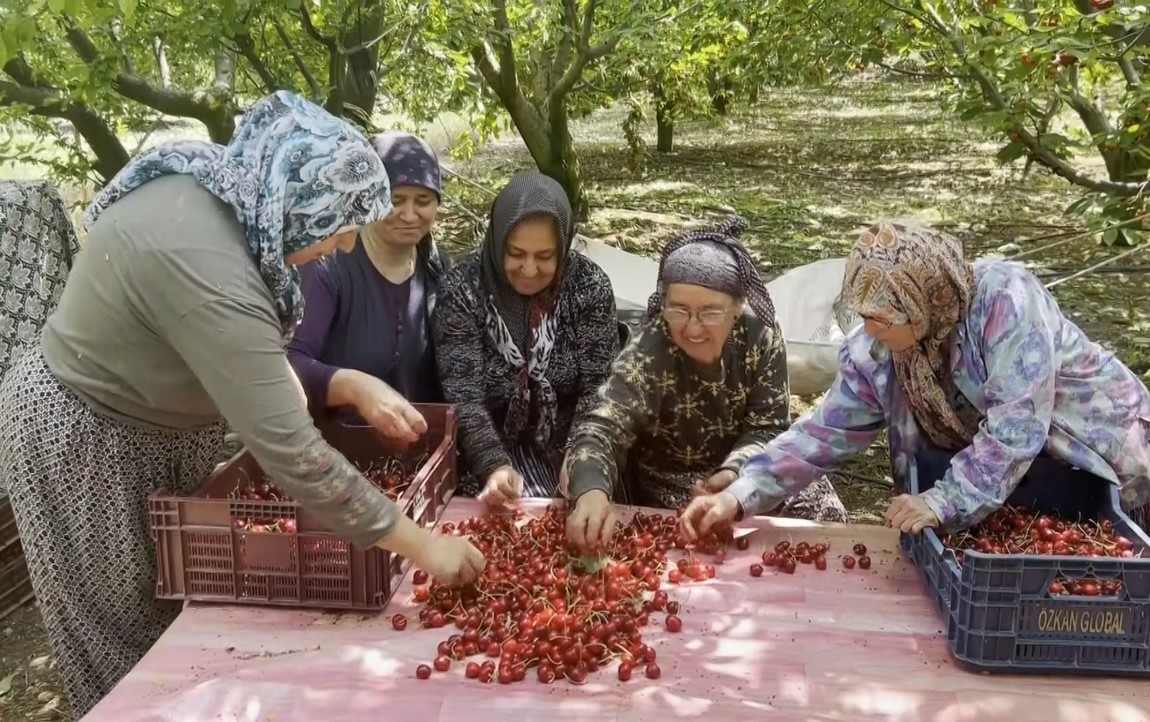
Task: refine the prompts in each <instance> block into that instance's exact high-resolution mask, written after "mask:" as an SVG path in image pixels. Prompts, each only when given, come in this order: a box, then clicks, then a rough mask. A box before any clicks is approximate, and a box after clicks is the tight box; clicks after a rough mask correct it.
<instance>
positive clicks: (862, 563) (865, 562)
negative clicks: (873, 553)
mask: <svg viewBox="0 0 1150 722" xmlns="http://www.w3.org/2000/svg"><path fill="white" fill-rule="evenodd" d="M859 569H870V557H868V556H861V557H859Z"/></svg>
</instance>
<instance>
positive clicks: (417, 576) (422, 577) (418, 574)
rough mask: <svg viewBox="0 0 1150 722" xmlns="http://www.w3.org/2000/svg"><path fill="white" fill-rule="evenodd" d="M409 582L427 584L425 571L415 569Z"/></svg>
mask: <svg viewBox="0 0 1150 722" xmlns="http://www.w3.org/2000/svg"><path fill="white" fill-rule="evenodd" d="M411 582H412V583H413V584H427V572H425V571H423V570H422V569H416V570H415V572H413V573H412V575H411Z"/></svg>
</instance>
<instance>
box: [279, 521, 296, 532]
mask: <svg viewBox="0 0 1150 722" xmlns="http://www.w3.org/2000/svg"><path fill="white" fill-rule="evenodd" d="M296 528H297V527H296V521H295V519H284V520H283V521H281V522H280V531H282V532H283V533H284V534H295V533H296Z"/></svg>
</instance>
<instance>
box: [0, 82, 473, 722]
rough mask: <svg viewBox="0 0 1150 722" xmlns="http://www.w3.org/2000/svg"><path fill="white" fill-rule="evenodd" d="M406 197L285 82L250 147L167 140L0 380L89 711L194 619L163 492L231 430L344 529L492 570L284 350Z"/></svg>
mask: <svg viewBox="0 0 1150 722" xmlns="http://www.w3.org/2000/svg"><path fill="white" fill-rule="evenodd" d="M388 196H389V191H388V183H387V176H386V174H385V173H384V171H383V166H382V164H381V163H380V160H379V157H378V156H377V155H376V154H375V152H374V151H373V150H372V148H371V145H370V143H368V141H367V139H366V138H365V137H363V136H362V135H361V134H360V133H359V132H358V131H356V130H354V129H353V128H352V127H351V126H350V125H348V124H347V123H345V122H344V121H342V120H339V119H337V118H334V117H332V116H331V115H328V114H327V112H325V111H324V110H323V109H321V108H319V107H318V106H316V105H313V104H311V103H308V102H306V101H304V100H302V99H300V98H299V97H297V96H295V95H292V94H290V93H287V92H278V93H276V94H274V95H271V96H268V97H267V98H264V99H263V100H261V101H260V102H258V103H256V104H255V105H253V106H252V107H251V109H250V110H248V112H247V113H246V115H245V116H244V118H243V120H242V122H241V123H240V125H239V127H238V128H237V129H236V133H235V136H234V137H233V139H232V142H231V143H230V144H229V145H228V146H226V147H221V146H218V145H215V144H210V143H201V142H194V141H188V142H177V143H172V144H168V145H163V146H160V147H158V148H154V149H152V150H149V151H147V152H145V153H143V154H141V155H140V156H138V157H136V158H135V159H134V160H133V161H132V162H130V163H129V164H128V165H127V166H126V167H125V168H124V169H123V170H122V171H121V172H120V173H119V174H118V175H117V176H116V177H115V178H113V179H112V181H111V182H110V183H109V184H108V186H107V187H106V188H104V190H103V191H102V192H101V193H100V194H99V195H98V196H97V197H96V200H95V201H94V202H93V203H92V206H91V207H90V208H89V209H88V213H87V215H86V217H85V225H86V226H87V228H88V230H89V236H88V240H87V242H86V243H85V244H84V246H83V249H82V250H81V251H80V253H79V255H78V256H77V258H76V261H75V265H74V267H73V269H72V272H71V274H70V275H69V277H68V280H67V284H66V286H65V288H64V292H63V295H62V297H61V299H60V303H59V306H58V307H57V308H56V310H55V311H54V312H53V313H52V314H51V316H50V317H49V318H48V320H47V322H46V324H45V326H44V329H43V332H42V334H41V337H40V342H39V344H38V346H33V347H31V348H29V349H28V350H27V351H26V352H24V353H23V354H22V355H21V356H20V358H19V359H18V360H17V361H16V363H15V364H14V365H13V366H12V368H11V370H10V371H9V372H8V374H7V375H6V376H5V377H4V380H3V383H2V384H0V479H3V480H4V483H6V484H7V485H8V492H9V494H10V495H11V498H12V505H13V509H14V511H15V514H16V523H17V526H18V527H19V531H20V537H21V539H22V541H23V544H24V552H25V555H26V556H27V559H28V568H29V573H30V575H31V578H32V586H33V588H34V589H35V591H36V597H37V598H38V599H39V602H40V610H41V612H42V614H43V617H44V625H45V627H46V629H47V631H48V636H49V640H50V642H51V644H52V651H53V655H54V657H55V658H56V660H57V661H58V662H59V668H60V673H61V674H62V676H63V678H64V681H65V684H66V685H67V689H68V694H69V697H70V698H71V702H72V710H73V713H74V714H75V715H76V716H77V717H81V716H83V715H84V714H85V713H86V712H87V711H88V710H90V709H91V708H92V707H93V706H94V705H95V704H96V703H97V702H98V701H99V700H100V698H101V697H103V696H104V694H106V693H107V692H108V691H109V690H110V689H111V688H112V687H113V686H114V685H115V684H116V683H117V682H118V681H119V680H120V678H121V677H123V676H124V675H125V674H126V673H127V672H128V671H129V670H131V669H132V667H133V666H135V664H136V663H137V662H138V661H139V660H140V658H141V657H142V656H143V655H144V653H145V652H147V651H148V648H149V647H151V646H152V644H153V642H155V641H156V639H157V638H158V637H159V636H160V634H161V633H163V631H164V629H165V628H166V627H167V626H168V624H169V623H171V622H172V620H174V619H175V617H176V615H177V614H179V611H180V604H179V603H178V602H169V601H158V600H156V599H155V598H154V595H155V584H156V561H155V552H154V546H153V543H152V540H151V539H150V537H149V533H148V509H147V498H148V495H149V494H150V493H152V492H153V491H155V490H156V489H158V488H161V487H163V488H166V489H167V490H169V491H170V492H172V493H174V494H189V493H191V492H192V491H194V490H195V489H196V487H197V486H198V485H199V484H200V483H202V482H203V481H204V479H205V478H206V477H207V476H208V475H209V474H210V472H211V471H212V468H213V466H214V465H215V460H216V457H217V454H218V453H219V451H220V448H221V444H222V442H223V437H224V429H225V427H226V425H227V424H225V420H226V421H227V423H228V424H230V425H231V427H232V428H233V429H235V431H236V432H237V433H238V434H239V436H240V438H241V439H242V440H243V442H244V444H245V445H246V446H247V448H248V449H249V450H250V451H251V453H252V455H253V456H255V458H256V460H257V461H258V462H259V464H260V466H261V467H263V469H264V470H265V471H266V472H267V473H268V475H269V476H270V477H271V478H272V479H274V480H275V481H276V482H278V483H280V484H281V485H282V486H283V487H284V489H285V490H286V491H287V493H288V494H290V495H291V496H292V497H294V498H295V499H297V500H299V501H300V502H301V503H302V504H304V505H306V506H307V507H309V508H310V509H312V510H313V511H314V512H315V513H316V515H317V516H319V518H320V519H322V520H323V522H324V523H325V524H326V525H327V526H328V528H330V529H331V530H332V531H334V532H336V533H338V534H340V535H341V536H343V537H345V538H347V539H349V540H351V541H353V542H355V543H358V544H361V545H365V546H368V545H373V544H378V545H379V546H381V547H383V548H386V549H390V550H394V551H396V552H398V553H400V554H403V555H405V556H407V555H410V556H411V558H413V559H415V560H417V563H418V564H419V565H420V566H421V567H423V568H425V569H428V571H429V572H430V573H433V574H436V575H437V576H440V575H442V576H444V577H446V578H448V579H471V578H474V577H475V576H476V574H477V573H478V571H479V570H480V568H481V567H482V566H483V564H484V560H483V556H482V554H481V553H480V552H479V551H478V550H477V549H475V548H474V547H472V546H471V545H470V544H468V543H467V542H466V541H464V540H461V539H455V538H452V537H445V536H439V535H432V534H429V533H427V532H426V531H424V530H422V529H421V528H419V527H418V526H417V525H416V524H415V523H414V522H412V521H411V520H410V519H408V518H407V517H405V516H404V515H403V514H402V513H401V512H400V511H399V510H398V508H397V507H396V505H395V504H394V503H392V502H391V501H390V500H389V499H388V498H387V497H386V496H385V495H384V494H383V492H381V491H380V490H378V489H376V488H375V487H374V486H373V485H372V484H371V483H370V482H369V481H367V480H366V479H365V478H364V477H363V476H361V475H360V474H359V472H357V471H356V469H355V468H354V467H353V466H352V465H351V464H350V463H348V461H347V460H346V459H345V458H344V457H343V456H342V455H341V454H339V453H338V452H336V451H335V450H333V449H332V448H331V447H330V446H328V445H327V444H326V443H325V442H324V441H323V439H322V437H321V436H320V433H319V431H317V430H316V428H315V426H314V425H313V424H312V421H311V417H310V416H309V415H308V411H307V408H306V406H305V404H304V400H303V395H302V390H301V389H300V387H299V381H298V380H296V378H295V376H294V374H293V373H292V370H291V366H290V365H289V364H288V360H287V357H286V355H285V353H284V345H285V343H286V341H287V340H288V339H290V338H291V334H292V331H293V329H294V328H295V325H296V323H297V322H298V320H299V318H300V316H301V315H302V313H303V300H302V298H301V295H300V290H299V285H298V282H297V276H296V274H295V273H294V270H293V269H292V265H294V264H299V263H305V262H307V261H309V260H312V259H314V258H316V257H317V256H319V255H322V254H325V253H329V252H332V251H334V250H336V249H346V248H350V247H351V245H352V244H353V243H354V241H355V233H356V229H357V228H358V227H359V226H360V225H362V224H364V223H370V222H372V221H375V220H378V219H380V218H383V217H385V216H387V214H388V212H389V210H390V208H389V205H390V203H389V199H388Z"/></svg>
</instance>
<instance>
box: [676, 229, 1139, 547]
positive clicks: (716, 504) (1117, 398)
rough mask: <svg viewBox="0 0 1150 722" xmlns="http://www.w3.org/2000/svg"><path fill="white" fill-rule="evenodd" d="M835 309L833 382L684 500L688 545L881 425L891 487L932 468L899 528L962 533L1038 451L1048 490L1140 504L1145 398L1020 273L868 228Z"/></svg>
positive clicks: (823, 467) (910, 234)
mask: <svg viewBox="0 0 1150 722" xmlns="http://www.w3.org/2000/svg"><path fill="white" fill-rule="evenodd" d="M842 299H843V301H844V302H845V304H846V305H847V306H848V307H849V308H850V310H852V311H854V312H855V313H857V314H859V316H861V317H862V318H863V319H864V324H863V326H862V327H860V328H859V329H858V330H856V331H855V332H853V333H852V334H850V336H848V338H847V341H846V343H845V344H844V346H843V348H842V350H841V351H840V356H839V360H840V369H839V374H838V378H837V379H836V380H835V383H834V385H833V386H832V387H831V389H830V391H828V392H827V394H826V396H825V397H824V399H823V401H822V403H821V404H820V405H819V407H818V408H817V409H816V410H815V411H814V413H813V414H812V415H811V416H809V417H807V418H805V419H803V420H802V421H799V422H798V423H796V424H795V425H794V426H792V427H791V428H790V430H789V431H787V432H786V433H784V434H782V435H780V436H779V437H778V438H776V439H775V440H774V441H772V442H771V443H770V444H768V445H767V447H766V449H765V450H763V451H762V452H761V453H759V454H758V455H757V456H755V457H754V458H752V459H751V460H750V461H749V462H748V463H747V465H746V466H745V468H744V469H743V472H742V474H741V475H740V477H739V478H738V479H737V480H736V481H734V482H733V483H732V484H731V485H730V486H728V487H727V488H726V490H725V491H723V492H721V493H717V494H713V495H708V496H705V497H700V498H699V499H698V500H696V501H695V502H693V503H692V506H691V508H690V509H689V510H688V511H689V513H688V514H686V515H685V521H684V530H685V531H686V532H687V533H688V535H689V536H690V535H693V534H695V533H696V532H698V531H700V530H701V529H706V528H709V527H710V526H711V525H712V524H714V523H717V522H719V521H722V520H729V519H732V518H734V517H735V516H737V515H738V514H739V513H740V512H742V513H746V514H754V513H758V512H759V511H761V510H763V509H765V508H769V506H770V505H771V504H773V503H776V500H778V499H780V498H783V497H786V496H787V495H789V494H793V493H795V492H796V491H798V490H800V489H802V488H804V487H805V486H806V485H807V484H808V483H810V481H811V480H812V479H815V478H818V477H820V476H822V475H823V474H825V473H826V472H827V470H829V469H834V468H836V467H838V466H840V465H841V464H843V463H844V462H846V461H847V460H848V459H849V458H850V457H852V456H853V455H855V454H857V453H859V452H861V451H863V450H865V449H866V448H867V447H868V446H870V444H871V442H873V441H874V439H875V438H876V437H877V436H878V434H879V433H880V431H881V430H882V429H883V428H884V427H889V430H890V447H891V461H892V465H893V467H894V475H895V482H896V488H898V489H902V488H905V482H906V480H907V478H908V474H909V471H910V465H911V462H912V460H915V459H917V460H919V461H920V462H922V461H925V460H929V459H932V458H933V459H937V458H939V455H940V454H941V455H942V456H941V458H943V459H946V460H947V462H946V463H945V464H943V466H942V469H941V471H940V473H938V474H937V476H938V477H940V478H937V479H922V478H921V477H922V474H920V475H919V477H920V482H921V483H923V484H926V485H929V484H930V483H931V482H933V488H929V489H926V490H925V491H923V492H922V493H920V494H915V495H908V494H900V495H898V496H897V497H896V498H895V499H894V500H893V501H892V502H891V505H890V507H889V509H888V511H887V522H888V524H890V525H891V526H893V527H895V528H898V529H900V530H901V531H903V532H907V533H915V534H917V533H919V532H920V531H922V529H924V528H926V527H941V528H943V529H946V530H956V529H964V528H968V527H970V526H973V525H974V524H977V523H978V522H980V521H981V520H982V519H984V518H986V517H987V516H988V515H989V514H990V513H992V512H993V511H995V510H996V509H998V508H999V507H1001V506H1002V505H1003V504H1004V503H1005V502H1006V500H1007V498H1008V497H1009V496H1010V495H1011V493H1013V492H1014V490H1015V489H1016V488H1017V487H1018V484H1019V482H1020V481H1021V480H1022V478H1023V477H1024V476H1025V475H1026V473H1027V470H1028V469H1029V468H1030V465H1031V463H1032V462H1033V461H1034V459H1035V458H1036V457H1038V456H1039V455H1040V454H1044V455H1046V456H1048V457H1050V458H1052V459H1053V460H1056V461H1058V462H1062V464H1061V467H1062V468H1064V469H1065V470H1066V475H1065V476H1064V477H1061V476H1060V477H1059V479H1060V482H1061V481H1062V480H1065V481H1066V483H1082V482H1083V476H1082V475H1081V474H1086V475H1092V476H1094V477H1099V478H1101V479H1105V480H1106V481H1108V482H1110V483H1113V484H1116V485H1118V486H1119V487H1120V489H1121V499H1122V503H1123V506H1124V507H1125V508H1127V509H1128V510H1131V511H1134V510H1137V509H1143V510H1144V509H1145V505H1146V503H1147V502H1150V393H1148V392H1147V390H1146V387H1145V386H1143V385H1142V383H1141V382H1140V381H1139V380H1138V378H1137V377H1136V376H1135V375H1134V374H1133V373H1132V372H1131V371H1130V370H1129V369H1128V368H1126V367H1125V366H1124V365H1123V364H1122V363H1121V362H1120V361H1119V360H1118V359H1117V358H1115V357H1114V355H1113V354H1112V353H1110V352H1109V351H1107V350H1105V349H1103V348H1102V347H1101V346H1099V345H1098V344H1096V343H1093V342H1092V341H1090V340H1089V339H1088V338H1086V335H1085V334H1083V333H1082V331H1081V330H1080V329H1079V328H1078V327H1077V326H1075V325H1074V323H1072V322H1071V321H1070V320H1069V319H1067V318H1066V317H1065V316H1064V315H1063V314H1062V311H1061V310H1060V309H1059V308H1058V304H1057V302H1056V301H1055V300H1054V298H1053V297H1052V296H1051V295H1050V293H1049V292H1047V290H1046V289H1045V288H1043V286H1042V284H1041V283H1040V282H1039V281H1038V279H1037V278H1035V277H1034V275H1033V274H1031V273H1030V272H1029V271H1027V270H1026V269H1025V268H1024V267H1023V266H1021V265H1019V264H1017V263H1011V262H1007V261H999V260H983V261H979V262H977V263H975V264H974V265H973V266H972V265H971V264H969V263H967V262H966V260H965V259H964V258H963V253H962V246H961V244H960V243H959V242H958V241H957V240H955V239H954V238H952V237H950V236H948V235H946V234H943V233H939V232H937V231H932V230H929V229H921V228H911V227H908V226H905V225H900V224H893V223H879V224H878V225H876V226H874V227H872V228H870V229H869V230H867V231H866V232H864V233H863V234H862V236H861V237H860V238H859V240H858V243H857V244H856V245H855V248H854V250H852V251H851V254H850V257H849V259H848V261H847V269H846V274H845V277H844V279H843V292H842ZM1072 467H1076V468H1077V469H1079V470H1081V473H1079V472H1072V471H1071V468H1072ZM926 468H927V466H925V465H921V464H920V470H922V469H926ZM924 473H926V472H924Z"/></svg>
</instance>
